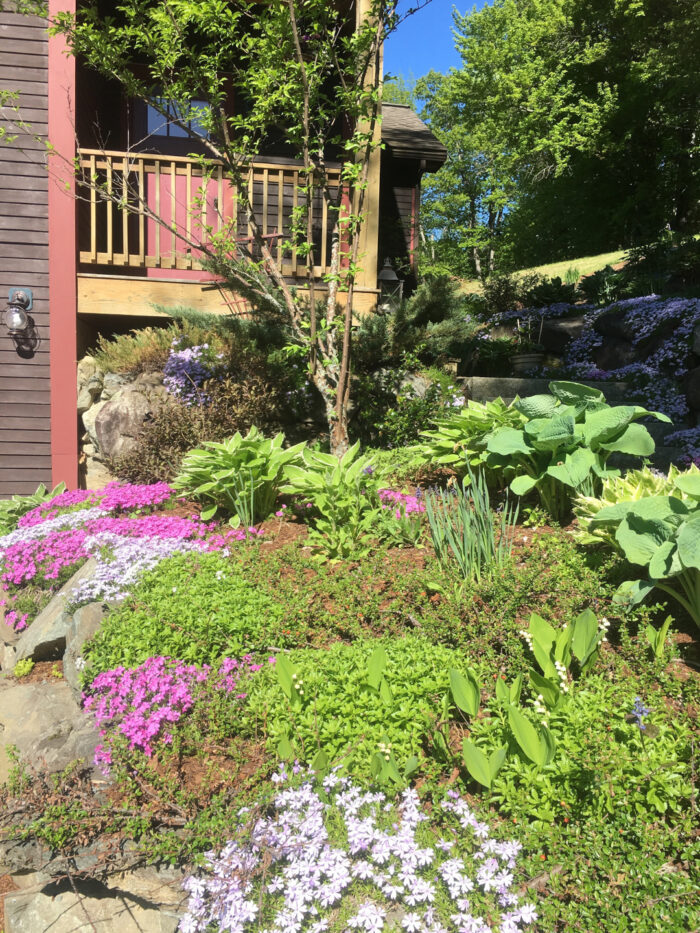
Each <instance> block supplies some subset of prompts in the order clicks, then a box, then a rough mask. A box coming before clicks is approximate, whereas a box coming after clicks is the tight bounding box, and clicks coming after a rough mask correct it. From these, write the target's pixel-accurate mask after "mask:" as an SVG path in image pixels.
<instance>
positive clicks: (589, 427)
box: [583, 405, 634, 449]
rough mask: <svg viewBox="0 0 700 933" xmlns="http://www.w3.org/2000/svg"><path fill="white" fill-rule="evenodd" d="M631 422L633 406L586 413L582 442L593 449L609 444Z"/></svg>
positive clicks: (620, 406)
mask: <svg viewBox="0 0 700 933" xmlns="http://www.w3.org/2000/svg"><path fill="white" fill-rule="evenodd" d="M633 420H634V406H633V405H616V406H615V408H602V409H601V410H600V411H587V412H586V419H585V421H584V426H583V437H584V440H585V442H586V444H588V445H589V447H593V449H595V448H597V447H600V446H601V444H607V443H610V442H611V441H613V440H617V438H618V437H620V435H621V434H622V433H623V432H624V430H625V428H626V427H627V425H628V424H630V422H631V421H633Z"/></svg>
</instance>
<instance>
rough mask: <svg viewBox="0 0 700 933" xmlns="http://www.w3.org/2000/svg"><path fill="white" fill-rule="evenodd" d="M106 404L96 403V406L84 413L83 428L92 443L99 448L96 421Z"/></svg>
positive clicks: (103, 402)
mask: <svg viewBox="0 0 700 933" xmlns="http://www.w3.org/2000/svg"><path fill="white" fill-rule="evenodd" d="M106 404H107V402H106V401H100V402H95V404H94V405H91V406H90V408H88V409H87V411H85V412H83V426H84V428H85V431H86V433H87V436H88V438H89V440H90V443H91V444H93V445H94V446H95V447H98V446H99V442H98V440H97V432H96V431H95V421H96V420H97V416H98V415H99V413H100V412H101V411H102V409H103V408H104V407H105V405H106Z"/></svg>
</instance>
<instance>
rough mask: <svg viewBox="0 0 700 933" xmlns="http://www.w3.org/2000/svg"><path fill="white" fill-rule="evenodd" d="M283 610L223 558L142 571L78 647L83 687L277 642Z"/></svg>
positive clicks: (191, 559)
mask: <svg viewBox="0 0 700 933" xmlns="http://www.w3.org/2000/svg"><path fill="white" fill-rule="evenodd" d="M287 611H288V610H287V607H285V606H283V605H282V604H281V603H280V602H279V601H277V600H276V599H275V598H274V597H273V596H272V594H271V593H269V592H267V591H266V590H265V589H263V588H262V587H260V586H257V585H256V584H255V583H251V582H250V581H249V580H248V579H247V577H246V576H245V575H244V574H243V573H242V572H241V570H240V569H239V568H237V567H236V566H235V564H232V563H231V561H229V560H227V559H226V556H225V555H224V554H197V555H177V556H176V557H173V558H170V559H168V560H164V561H162V562H161V564H160V565H159V567H158V569H157V570H156V571H153V572H151V573H149V574H146V575H145V576H144V577H143V579H142V580H141V582H140V583H139V584H138V585H137V586H136V587H134V589H133V592H132V594H131V595H130V597H129V598H128V599H126V600H125V602H124V603H122V604H121V605H119V606H118V607H116V608H114V609H112V610H111V611H110V612H109V614H108V615H107V617H106V619H105V621H104V623H103V625H102V628H101V629H100V631H99V633H98V634H97V636H96V637H95V639H94V640H93V641H91V642H89V643H88V645H86V648H85V652H84V655H85V661H86V670H85V673H84V682H91V681H92V680H93V679H94V678H95V677H96V676H97V675H98V674H100V673H102V672H103V671H107V670H111V669H113V668H116V667H128V668H133V667H136V666H137V665H138V664H143V663H144V662H145V661H146V660H147V659H148V658H151V657H155V656H158V655H163V656H165V655H167V656H169V657H172V658H177V659H178V660H180V661H184V662H188V663H191V664H205V663H206V664H215V663H217V662H218V661H220V660H221V659H222V658H224V657H240V656H241V655H243V654H246V653H247V652H249V651H257V650H261V649H265V648H266V647H267V646H268V645H280V644H284V636H283V635H282V629H283V628H284V621H285V619H286V618H287Z"/></svg>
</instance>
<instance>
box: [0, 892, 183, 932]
mask: <svg viewBox="0 0 700 933" xmlns="http://www.w3.org/2000/svg"><path fill="white" fill-rule="evenodd" d="M178 922H179V918H178V916H177V914H176V913H175V912H174V911H173V910H161V909H160V908H159V907H157V906H154V905H152V904H151V903H150V902H148V901H145V900H143V899H141V898H140V897H138V896H137V895H132V894H130V893H129V892H128V891H118V890H113V889H110V888H107V887H105V886H104V885H102V884H100V883H99V882H96V881H89V882H81V881H76V882H75V891H74V890H73V889H72V886H71V885H70V884H69V883H67V882H66V883H63V884H61V885H51V886H46V887H44V888H43V889H36V888H35V889H29V890H26V891H17V892H14V893H13V894H9V895H8V896H7V897H6V898H5V933H41V931H49V930H50V931H51V933H83V931H84V933H117V931H118V933H174V931H175V930H176V929H177V925H178Z"/></svg>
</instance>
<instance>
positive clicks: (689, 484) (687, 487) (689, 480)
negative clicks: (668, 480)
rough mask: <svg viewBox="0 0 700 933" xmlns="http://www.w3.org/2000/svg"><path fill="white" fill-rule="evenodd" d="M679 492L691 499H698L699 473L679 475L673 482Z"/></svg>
mask: <svg viewBox="0 0 700 933" xmlns="http://www.w3.org/2000/svg"><path fill="white" fill-rule="evenodd" d="M673 484H674V486H677V487H678V489H680V490H681V492H684V493H685V494H686V496H690V497H691V498H692V499H700V473H681V475H680V476H677V477H676V478H675V480H674V481H673Z"/></svg>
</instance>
